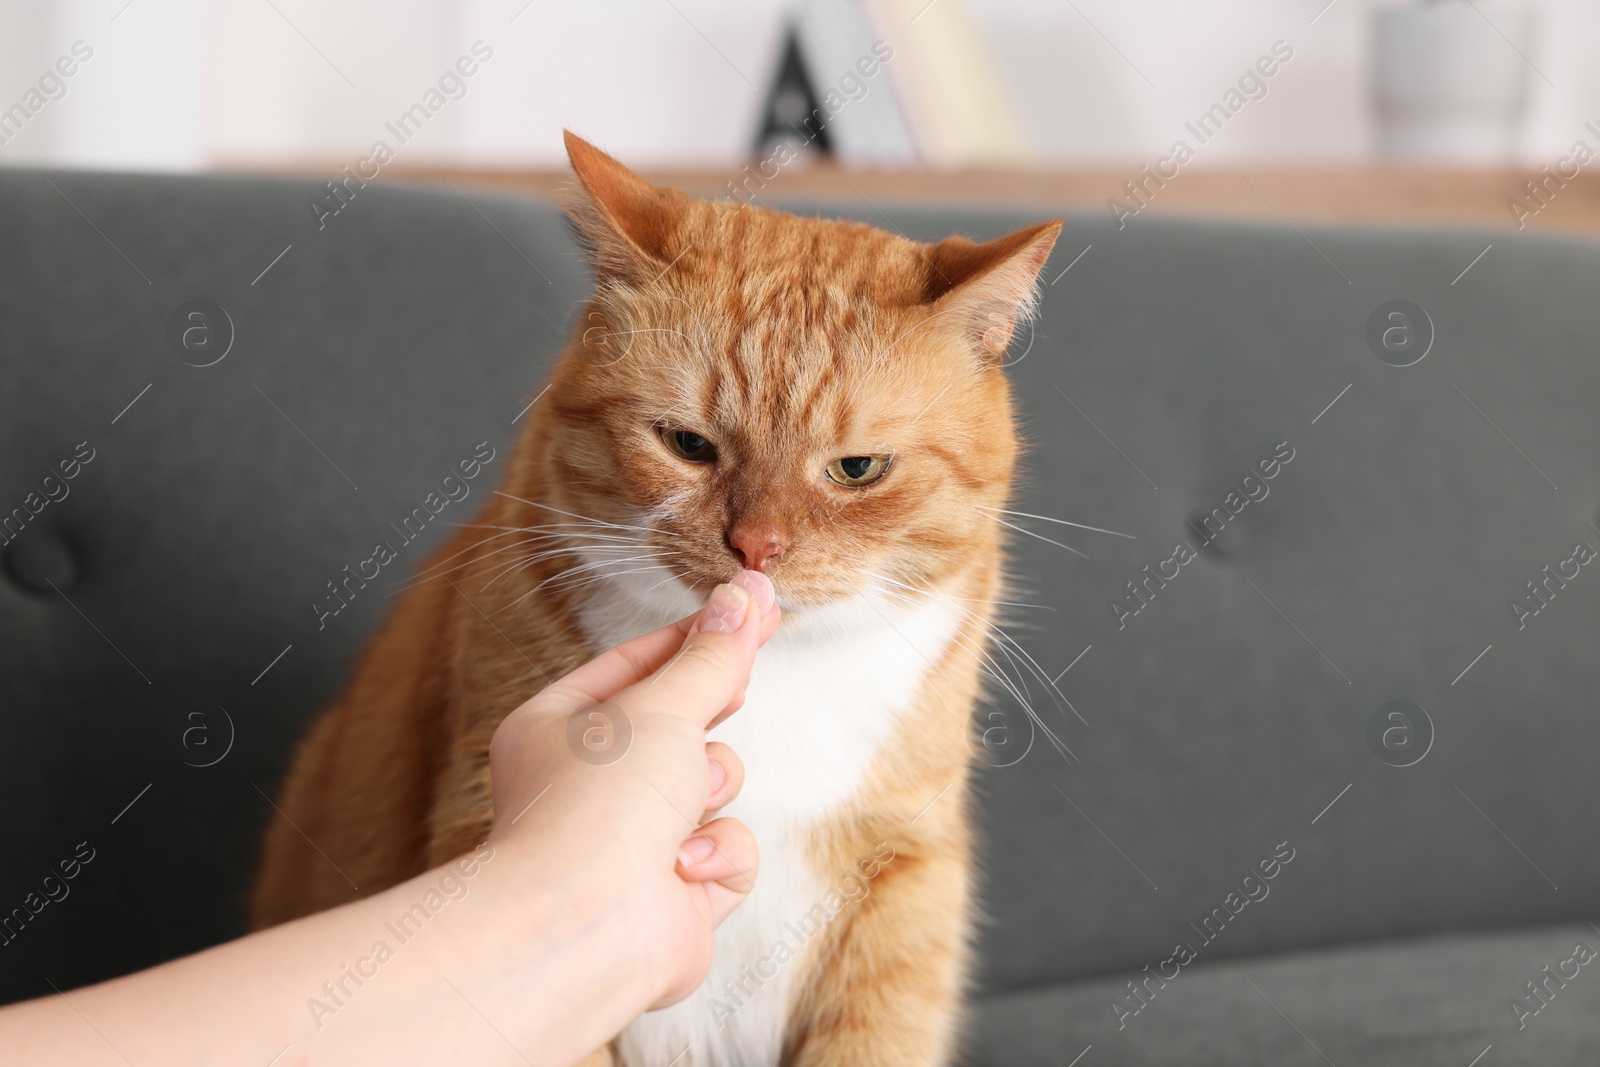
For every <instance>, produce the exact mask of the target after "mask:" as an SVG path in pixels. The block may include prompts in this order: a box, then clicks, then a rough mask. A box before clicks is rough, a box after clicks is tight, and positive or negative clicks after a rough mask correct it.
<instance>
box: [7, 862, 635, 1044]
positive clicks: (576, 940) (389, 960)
mask: <svg viewBox="0 0 1600 1067" xmlns="http://www.w3.org/2000/svg"><path fill="white" fill-rule="evenodd" d="M577 896H579V894H576V893H573V892H570V891H568V890H564V889H563V888H562V887H558V886H555V885H549V884H541V880H540V879H539V878H538V872H537V871H536V870H531V869H529V864H527V863H525V862H524V863H522V865H521V869H519V867H518V861H517V860H516V859H514V858H513V857H512V856H510V855H507V854H506V850H501V854H500V855H498V856H494V857H493V858H492V859H490V860H489V862H486V863H481V864H480V865H478V866H477V869H476V870H475V872H474V873H473V875H472V876H470V877H464V876H463V875H462V874H461V871H460V870H458V869H456V868H454V867H445V868H440V869H437V870H434V871H430V872H428V873H427V874H424V875H422V876H420V877H418V878H414V879H412V880H411V881H409V882H405V883H403V884H401V885H399V886H396V887H394V888H392V889H389V890H386V891H384V892H382V893H379V894H377V895H375V896H372V897H367V898H365V899H363V900H360V901H357V902H355V903H352V904H348V905H345V906H344V907H340V908H337V909H334V910H333V911H329V912H324V913H322V914H320V915H313V916H310V917H307V918H305V919H301V920H297V921H295V922H292V923H287V924H285V925H283V926H280V927H276V928H274V929H271V930H266V931H263V932H261V933H257V934H253V935H251V936H250V937H247V938H244V939H241V940H239V941H234V942H230V943H228V944H225V945H220V946H218V947H216V948H213V949H210V950H208V951H206V952H202V953H199V954H197V955H194V956H189V957H186V958H184V959H180V960H175V961H173V962H171V963H168V964H165V965H163V966H161V967H157V968H154V969H152V970H149V971H144V972H141V973H138V974H134V975H130V976H128V977H125V978H120V979H115V980H113V981H110V982H105V983H102V984H100V985H97V986H92V987H89V988H86V989H81V990H75V991H74V990H67V991H66V992H65V993H64V995H55V994H52V995H50V996H48V997H45V998H41V999H40V1000H36V1001H32V1002H29V1003H26V1004H19V1005H15V1006H13V1007H11V1008H7V1009H5V1010H3V1011H0V1060H3V1061H4V1062H6V1063H8V1064H49V1065H52V1067H54V1065H58V1064H63V1063H73V1064H78V1063H83V1064H99V1063H105V1064H112V1065H119V1067H121V1065H124V1064H125V1063H126V1062H129V1061H131V1062H133V1063H136V1064H143V1063H164V1064H216V1063H244V1062H259V1063H260V1064H261V1065H265V1064H267V1063H268V1062H269V1061H273V1062H274V1067H287V1065H289V1064H302V1063H318V1064H321V1063H327V1064H345V1063H349V1064H358V1063H359V1064H368V1063H386V1064H410V1063H416V1064H430V1065H431V1064H438V1063H462V1064H471V1063H498V1062H505V1061H511V1062H520V1061H521V1060H526V1061H527V1062H529V1063H532V1064H535V1065H537V1067H545V1065H547V1064H548V1065H551V1067H555V1065H564V1064H569V1063H571V1062H574V1061H575V1060H577V1059H578V1058H580V1057H581V1056H583V1055H584V1054H585V1053H587V1052H589V1051H592V1050H593V1049H594V1048H596V1047H599V1046H600V1045H602V1044H604V1043H605V1041H606V1040H607V1039H608V1038H609V1037H611V1036H612V1034H614V1033H615V1032H616V1030H617V1029H619V1028H620V1027H621V1026H622V1025H623V1024H624V1023H625V1022H626V1021H627V1018H628V1017H630V1016H631V1013H636V1012H638V1011H640V1010H642V1009H643V1007H644V1006H645V1001H646V1000H647V999H648V993H647V991H646V990H644V989H642V988H641V989H638V990H632V989H631V988H630V979H629V976H628V975H627V974H626V973H625V972H624V971H623V970H622V968H621V967H620V966H619V964H620V963H621V962H624V961H625V960H626V959H627V956H626V953H625V951H624V949H625V946H624V945H622V944H621V943H620V942H621V941H622V940H624V939H625V935H624V934H623V933H622V931H621V930H620V929H619V924H616V923H614V922H610V921H608V919H607V917H606V916H605V915H604V914H602V913H597V912H596V911H594V910H593V901H592V900H590V901H588V902H586V901H584V900H581V899H574V898H575V897H577ZM586 909H589V910H587V911H586ZM575 918H576V919H577V921H576V922H574V919H575ZM558 924H559V925H558ZM558 930H559V931H560V932H559V933H557V931H558ZM247 1049H248V1050H254V1052H252V1053H250V1054H249V1055H248V1056H243V1053H244V1050H247ZM513 1049H515V1051H513ZM280 1053H281V1058H279V1059H277V1060H275V1061H274V1057H278V1056H280ZM242 1056H243V1058H241V1057H242ZM519 1056H520V1060H519Z"/></svg>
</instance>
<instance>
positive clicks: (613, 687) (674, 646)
mask: <svg viewBox="0 0 1600 1067" xmlns="http://www.w3.org/2000/svg"><path fill="white" fill-rule="evenodd" d="M746 575H751V576H752V577H750V578H747V577H746ZM734 584H737V585H739V586H740V587H741V588H743V589H745V590H746V592H749V593H750V594H751V599H752V600H754V601H755V602H756V604H757V605H758V606H759V605H760V604H761V603H763V602H765V603H766V604H767V610H766V614H765V615H764V616H763V617H762V620H761V639H760V643H761V644H765V643H766V641H767V639H768V638H769V637H771V636H772V634H773V633H774V632H775V631H776V630H777V628H778V619H779V616H780V614H781V613H780V612H779V610H778V606H777V603H776V598H775V597H774V596H773V594H772V584H771V582H769V581H768V580H767V578H766V576H765V575H761V574H758V573H756V572H754V571H742V572H740V574H739V575H737V576H736V577H735V578H734ZM752 586H753V587H755V588H751V587H752ZM762 587H764V589H763V588H762ZM699 617H700V612H699V611H696V612H694V613H693V614H691V615H685V616H684V617H683V618H681V619H678V620H677V621H676V622H671V623H668V624H667V625H666V626H663V627H661V628H660V629H659V630H652V631H651V632H650V633H647V634H643V635H641V636H639V637H635V638H633V639H632V640H629V641H624V642H623V643H622V644H620V645H617V646H616V647H615V648H609V649H607V650H606V651H604V652H602V653H600V654H599V655H598V656H596V657H595V658H594V659H592V660H590V661H589V662H588V663H585V664H584V665H583V666H581V667H578V668H576V669H575V670H572V671H570V672H569V673H567V674H565V675H562V676H561V677H560V678H557V679H556V680H555V681H554V682H552V683H550V685H549V686H548V687H546V688H545V689H543V690H542V691H540V692H539V693H538V694H537V697H536V698H537V699H538V700H539V702H540V703H541V704H543V705H545V706H546V707H548V708H549V709H550V710H552V711H571V710H574V709H576V708H579V707H583V706H586V705H588V704H598V703H601V702H603V701H606V700H610V699H611V698H612V697H614V696H615V695H616V694H617V693H619V692H621V691H622V690H624V689H626V688H628V687H629V686H631V685H636V684H638V683H639V682H642V681H644V680H645V679H647V678H649V677H650V676H651V675H653V674H655V673H656V672H657V671H658V670H660V669H661V668H662V667H664V666H665V665H666V664H667V662H668V661H670V660H671V659H672V657H673V656H675V655H677V654H678V653H679V652H680V651H682V650H683V644H684V641H685V639H686V638H687V637H688V635H689V631H690V628H691V627H693V625H694V622H695V620H696V619H698V618H699Z"/></svg>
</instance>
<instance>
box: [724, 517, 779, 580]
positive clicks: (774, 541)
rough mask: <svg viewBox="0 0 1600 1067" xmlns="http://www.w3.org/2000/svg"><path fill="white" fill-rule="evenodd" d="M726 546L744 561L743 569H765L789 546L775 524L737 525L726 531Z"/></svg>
mask: <svg viewBox="0 0 1600 1067" xmlns="http://www.w3.org/2000/svg"><path fill="white" fill-rule="evenodd" d="M728 547H729V548H731V549H732V550H733V554H734V555H736V556H738V557H739V559H740V560H741V561H742V562H743V563H744V566H745V570H751V571H765V570H766V569H767V568H768V567H769V566H770V565H771V564H772V562H773V561H774V560H776V559H777V558H778V557H779V556H781V555H783V550H784V549H785V548H787V547H789V546H788V545H787V544H786V543H785V540H784V537H783V533H782V531H780V530H779V529H778V528H777V527H775V526H745V525H739V526H736V527H734V528H733V529H732V530H729V531H728Z"/></svg>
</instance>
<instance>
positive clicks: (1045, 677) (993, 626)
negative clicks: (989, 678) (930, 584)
mask: <svg viewBox="0 0 1600 1067" xmlns="http://www.w3.org/2000/svg"><path fill="white" fill-rule="evenodd" d="M872 577H874V578H876V579H878V580H879V581H886V582H893V583H894V584H896V585H899V586H902V587H904V588H907V589H910V590H912V591H913V592H921V593H925V594H927V595H929V596H934V597H939V598H942V599H945V600H959V599H962V598H960V597H952V596H950V594H948V593H941V592H939V591H937V590H934V589H918V588H917V587H915V586H908V585H906V584H905V583H904V582H899V581H896V580H895V579H893V578H890V577H888V576H887V575H882V574H873V575H872ZM951 607H953V608H955V610H956V611H958V612H960V613H961V614H962V615H964V616H966V618H968V619H969V620H971V621H972V622H973V623H975V624H977V625H978V626H980V627H982V628H983V629H984V630H986V631H987V632H988V633H990V634H991V635H993V637H994V638H995V640H996V643H997V647H998V648H999V649H1000V651H1001V653H1002V654H1003V655H1004V656H1005V657H1006V658H1007V659H1008V660H1012V661H1013V663H1014V664H1015V656H1013V655H1012V651H1011V650H1014V651H1015V653H1016V655H1017V656H1020V657H1022V660H1023V662H1024V663H1025V664H1026V665H1027V672H1026V673H1030V674H1032V675H1033V676H1034V677H1035V678H1037V679H1038V680H1039V682H1040V684H1041V685H1042V686H1043V687H1044V689H1045V691H1046V692H1047V693H1049V694H1050V695H1051V699H1052V700H1054V701H1055V702H1056V704H1057V705H1058V706H1065V707H1066V708H1068V709H1069V710H1070V711H1071V712H1072V714H1073V715H1075V716H1077V718H1078V721H1079V722H1081V723H1083V724H1084V725H1085V726H1088V725H1089V723H1088V720H1086V719H1085V718H1084V717H1083V715H1082V714H1081V713H1080V712H1079V711H1078V709H1077V708H1076V707H1074V706H1073V704H1072V701H1070V700H1068V699H1067V696H1066V694H1065V693H1063V692H1061V690H1060V688H1059V687H1058V686H1057V685H1056V683H1055V681H1054V680H1053V679H1052V678H1051V677H1050V675H1049V674H1048V673H1047V672H1046V671H1045V669H1044V668H1043V667H1041V666H1040V665H1039V662H1038V661H1037V660H1035V659H1034V658H1033V656H1032V655H1031V654H1030V653H1029V652H1028V650H1027V649H1025V648H1023V647H1022V645H1021V644H1020V643H1019V642H1018V641H1017V640H1016V638H1014V637H1012V636H1011V635H1010V634H1009V633H1007V632H1006V631H1005V630H1004V629H1003V628H1002V627H1000V626H999V625H998V624H997V623H995V622H992V621H990V620H988V619H985V618H983V617H982V616H980V615H978V614H976V613H975V612H973V611H971V610H969V609H967V608H964V607H962V606H961V605H959V604H951ZM1008 646H1009V650H1008ZM1018 669H1019V672H1020V671H1021V666H1020V665H1019V666H1018Z"/></svg>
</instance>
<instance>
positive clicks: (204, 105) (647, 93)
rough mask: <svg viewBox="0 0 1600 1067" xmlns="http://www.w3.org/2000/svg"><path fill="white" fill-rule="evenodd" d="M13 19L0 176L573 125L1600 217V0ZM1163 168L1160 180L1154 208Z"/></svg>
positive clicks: (1242, 197)
mask: <svg viewBox="0 0 1600 1067" xmlns="http://www.w3.org/2000/svg"><path fill="white" fill-rule="evenodd" d="M0 19H3V22H0V166H25V165H33V166H38V165H46V166H65V167H84V168H102V169H104V168H110V169H136V170H163V171H217V170H223V171H239V170H248V171H273V172H293V173H302V174H309V175H313V176H323V175H325V176H327V177H328V178H330V179H332V178H337V177H339V176H340V168H341V167H344V166H346V165H348V166H350V167H352V168H356V169H357V170H358V171H359V170H361V165H362V163H363V161H364V160H369V159H372V156H373V151H374V149H375V148H376V147H377V145H378V144H379V143H380V142H382V143H383V144H384V145H385V146H386V148H387V150H388V152H389V155H390V158H389V159H387V160H386V161H377V160H374V162H373V163H371V164H368V165H367V166H366V169H365V171H364V173H366V174H367V175H368V176H370V175H371V173H372V172H373V170H374V168H375V167H381V169H382V171H383V173H384V175H385V177H397V176H401V175H405V174H412V175H418V174H423V175H428V174H433V175H437V174H439V173H444V174H446V175H449V176H453V175H461V176H463V177H466V178H469V179H474V180H479V181H483V182H500V183H510V184H514V185H523V186H526V187H529V188H532V189H536V190H537V189H541V188H545V187H547V186H548V184H549V181H548V180H547V178H548V177H549V176H551V175H553V174H554V173H555V172H558V171H559V170H560V168H561V167H562V166H563V165H564V160H563V158H562V152H561V138H560V131H561V129H562V127H570V128H572V129H574V130H576V131H578V132H580V133H582V134H583V135H584V136H586V137H588V138H590V139H592V140H593V141H595V142H596V143H597V144H599V145H601V146H602V147H604V148H606V149H607V150H609V151H611V152H612V153H613V154H615V155H617V156H619V157H620V158H622V159H623V160H624V161H626V162H628V163H629V164H631V165H634V166H636V167H638V168H639V169H641V170H644V171H647V172H655V173H660V174H663V175H670V176H673V177H675V178H677V179H678V180H679V181H680V183H681V184H684V185H686V186H689V187H692V188H695V189H697V190H699V191H714V190H716V189H719V188H720V189H722V190H723V191H724V192H725V193H727V192H737V190H736V189H733V188H730V186H729V183H730V182H734V183H735V184H736V185H737V184H742V185H743V186H744V187H745V194H746V195H753V192H754V186H753V185H752V183H751V182H750V181H748V180H747V179H744V180H741V179H740V177H739V176H740V175H741V174H743V173H744V172H743V169H742V168H744V167H745V165H746V164H762V163H766V170H767V172H768V174H770V175H772V176H775V175H777V174H778V173H780V172H781V173H782V174H783V175H784V177H783V180H784V181H785V182H788V183H790V185H791V189H790V190H789V191H791V192H793V193H795V194H800V195H805V194H812V193H815V192H818V191H823V192H843V193H846V194H850V193H852V189H851V187H850V185H849V184H847V182H854V183H855V189H854V190H853V191H854V192H862V193H868V194H870V193H871V191H872V189H884V190H886V191H889V192H900V193H902V194H904V195H908V196H913V197H916V196H932V197H935V198H940V199H950V198H968V197H971V196H974V195H984V194H987V195H990V196H993V197H998V198H1011V199H1016V198H1025V199H1051V200H1056V201H1082V202H1084V203H1086V204H1087V203H1098V204H1099V205H1100V206H1101V207H1103V208H1106V209H1108V210H1111V211H1113V213H1115V208H1114V207H1113V206H1112V205H1111V204H1110V203H1109V200H1110V198H1112V197H1120V198H1121V199H1122V201H1123V203H1124V205H1125V206H1127V207H1129V208H1130V209H1131V208H1139V207H1141V199H1142V200H1144V201H1147V202H1148V203H1147V206H1149V207H1150V208H1151V210H1154V211H1163V212H1164V211H1171V210H1178V211H1201V212H1208V211H1209V212H1221V213H1230V214H1241V213H1242V214H1253V215H1254V214H1259V215H1263V216H1266V217H1272V216H1274V215H1275V214H1277V213H1287V214H1289V215H1294V216H1320V217H1339V218H1345V217H1361V218H1377V219H1390V220H1399V221H1408V220H1411V219H1415V218H1430V217H1431V218H1438V217H1450V218H1453V219H1461V218H1471V219H1474V220H1476V221H1479V222H1482V223H1484V224H1489V225H1518V224H1521V225H1524V226H1526V225H1534V224H1535V223H1534V222H1533V221H1531V215H1532V214H1539V215H1540V218H1539V219H1538V220H1537V225H1540V226H1544V227H1550V226H1561V225H1583V224H1584V220H1583V219H1582V218H1580V216H1581V215H1583V214H1584V213H1585V212H1586V211H1587V210H1589V208H1590V206H1591V205H1590V203H1589V200H1590V198H1588V197H1586V196H1584V195H1580V193H1582V192H1583V190H1584V189H1586V187H1587V183H1586V182H1584V181H1582V180H1581V179H1582V177H1583V175H1581V174H1580V173H1579V172H1580V171H1581V170H1582V169H1583V164H1584V162H1586V161H1587V160H1586V159H1584V160H1574V159H1572V158H1571V157H1572V155H1573V153H1574V151H1575V149H1576V147H1577V145H1578V144H1579V143H1583V144H1584V145H1585V147H1586V149H1587V148H1588V147H1589V146H1592V147H1593V148H1594V149H1597V150H1600V133H1597V132H1596V131H1600V65H1597V64H1595V63H1594V62H1593V59H1592V56H1591V54H1590V52H1591V49H1592V42H1593V41H1595V40H1596V39H1600V5H1596V4H1593V3H1591V2H1585V0H1436V2H1425V0H1270V2H1268V0H1233V2H1228V3H1221V2H1215V0H1212V2H1196V0H931V2H929V0H818V2H807V0H791V2H788V3H785V2H780V0H609V2H603V3H592V4H578V3H573V2H563V0H403V2H394V0H386V2H380V0H340V2H338V3H336V4H329V3H319V2H317V0H227V2H223V0H57V2H53V3H50V4H41V3H37V2H35V0H0ZM475 44H476V45H477V51H478V53H479V54H480V55H478V56H474V52H473V48H474V45H475ZM75 47H76V49H77V52H78V53H90V54H89V55H88V57H87V58H81V57H77V56H75V55H74V48H75ZM875 48H876V49H877V50H878V53H880V54H878V55H874V49H875ZM484 57H486V58H484ZM463 59H466V60H467V62H464V63H462V65H461V68H460V69H461V70H465V68H466V67H467V66H472V67H473V68H474V70H473V73H472V74H470V75H466V74H457V73H452V72H453V71H455V70H456V69H457V66H456V65H457V64H458V62H459V61H462V60H463ZM871 60H877V62H875V63H874V62H871ZM63 61H65V62H63ZM864 61H865V65H863V62H864ZM58 64H59V65H58ZM69 66H70V67H73V68H74V69H73V73H72V74H71V75H70V76H68V75H58V74H57V73H55V72H58V71H64V70H65V69H66V68H67V67H69ZM868 67H875V68H876V69H874V70H873V72H872V73H871V74H866V73H864V72H865V71H866V69H867V68H868ZM1268 70H1270V71H1271V73H1267V71H1268ZM430 94H431V95H430ZM419 105H420V107H421V110H420V111H412V110H411V109H413V108H416V107H418V106H419ZM819 109H820V111H819ZM407 114H412V115H413V120H412V123H411V124H410V125H406V124H404V123H400V122H399V120H400V118H401V116H404V115H407ZM819 114H822V115H824V116H825V118H824V119H817V120H814V121H812V122H811V123H809V124H807V123H806V122H805V121H804V120H805V118H806V117H807V116H817V115H819ZM1205 116H1210V120H1209V122H1207V121H1206V119H1205ZM1590 120H1596V125H1595V126H1593V127H1590V126H1588V125H1586V124H1587V123H1589V122H1590ZM397 123H398V124H397ZM796 130H797V131H798V132H790V131H796ZM785 139H787V140H789V141H790V142H792V143H791V145H790V146H789V148H788V149H781V150H780V151H781V152H782V156H783V158H782V159H781V161H780V160H778V159H774V158H773V151H774V149H775V148H776V147H777V144H778V142H781V141H783V140H785ZM1180 143H1182V144H1183V145H1185V146H1186V149H1187V152H1186V153H1184V154H1185V156H1186V158H1182V159H1175V158H1174V157H1173V153H1174V152H1175V150H1176V149H1177V146H1178V145H1179V144H1180ZM791 149H792V151H791ZM791 157H792V158H791ZM1146 166H1148V167H1150V168H1151V169H1152V170H1153V171H1154V172H1156V173H1157V174H1158V176H1160V177H1163V179H1164V180H1165V183H1166V184H1165V187H1161V186H1159V185H1157V184H1156V183H1154V182H1151V181H1149V180H1146V181H1145V182H1144V184H1143V186H1142V196H1141V197H1134V195H1133V194H1132V193H1131V192H1130V191H1129V190H1128V189H1127V187H1126V186H1125V184H1124V183H1126V182H1128V181H1130V180H1140V179H1141V178H1142V172H1141V169H1140V168H1141V167H1146ZM1541 168H1548V169H1549V172H1551V173H1556V174H1557V175H1558V178H1559V184H1558V183H1557V182H1556V181H1554V180H1550V179H1547V178H1546V177H1545V171H1544V170H1542V169H1541ZM1245 171H1248V172H1249V173H1250V174H1251V175H1257V174H1264V175H1267V176H1268V177H1271V176H1274V175H1276V176H1277V178H1278V179H1279V180H1278V184H1277V185H1276V186H1274V187H1270V188H1269V186H1267V185H1264V184H1261V183H1260V181H1258V182H1257V186H1258V187H1259V188H1258V189H1256V190H1252V188H1251V187H1250V186H1249V185H1247V184H1246V183H1244V182H1241V181H1239V180H1238V177H1237V175H1238V174H1239V173H1243V172H1245ZM1177 173H1181V174H1182V177H1181V178H1180V179H1178V180H1171V179H1172V177H1173V175H1174V174H1177ZM856 174H859V175H861V176H862V178H861V179H860V181H864V182H866V183H868V184H860V181H856V179H855V178H854V177H853V175H856ZM1574 177H1577V178H1579V179H1580V180H1578V181H1577V182H1576V183H1574V184H1576V186H1577V187H1578V189H1577V191H1570V190H1568V189H1567V188H1566V186H1567V184H1568V183H1569V182H1572V179H1573V178H1574ZM770 180H772V178H771V177H768V175H766V174H764V175H762V184H765V183H766V182H768V181H770ZM1530 180H1531V181H1535V182H1543V183H1544V185H1543V186H1542V188H1544V189H1545V191H1546V193H1547V194H1548V193H1550V192H1551V191H1552V190H1560V191H1561V193H1562V195H1561V196H1560V197H1559V198H1555V197H1552V196H1549V195H1547V196H1546V200H1555V199H1559V200H1560V201H1563V202H1562V203H1550V204H1549V205H1548V206H1550V208H1551V211H1550V212H1549V213H1544V212H1542V211H1539V212H1533V211H1529V212H1527V213H1519V212H1517V211H1516V210H1515V209H1513V208H1512V207H1511V206H1510V204H1509V203H1508V201H1509V200H1510V199H1512V198H1515V197H1522V198H1524V199H1525V206H1527V207H1530V208H1542V207H1543V206H1546V204H1545V203H1543V202H1541V201H1539V200H1526V198H1527V197H1528V196H1529V195H1531V194H1530V191H1529V190H1528V189H1527V188H1526V186H1525V184H1524V183H1526V182H1528V181H1530ZM869 186H870V187H869ZM1275 190H1276V191H1275ZM1280 198H1281V199H1280Z"/></svg>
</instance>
